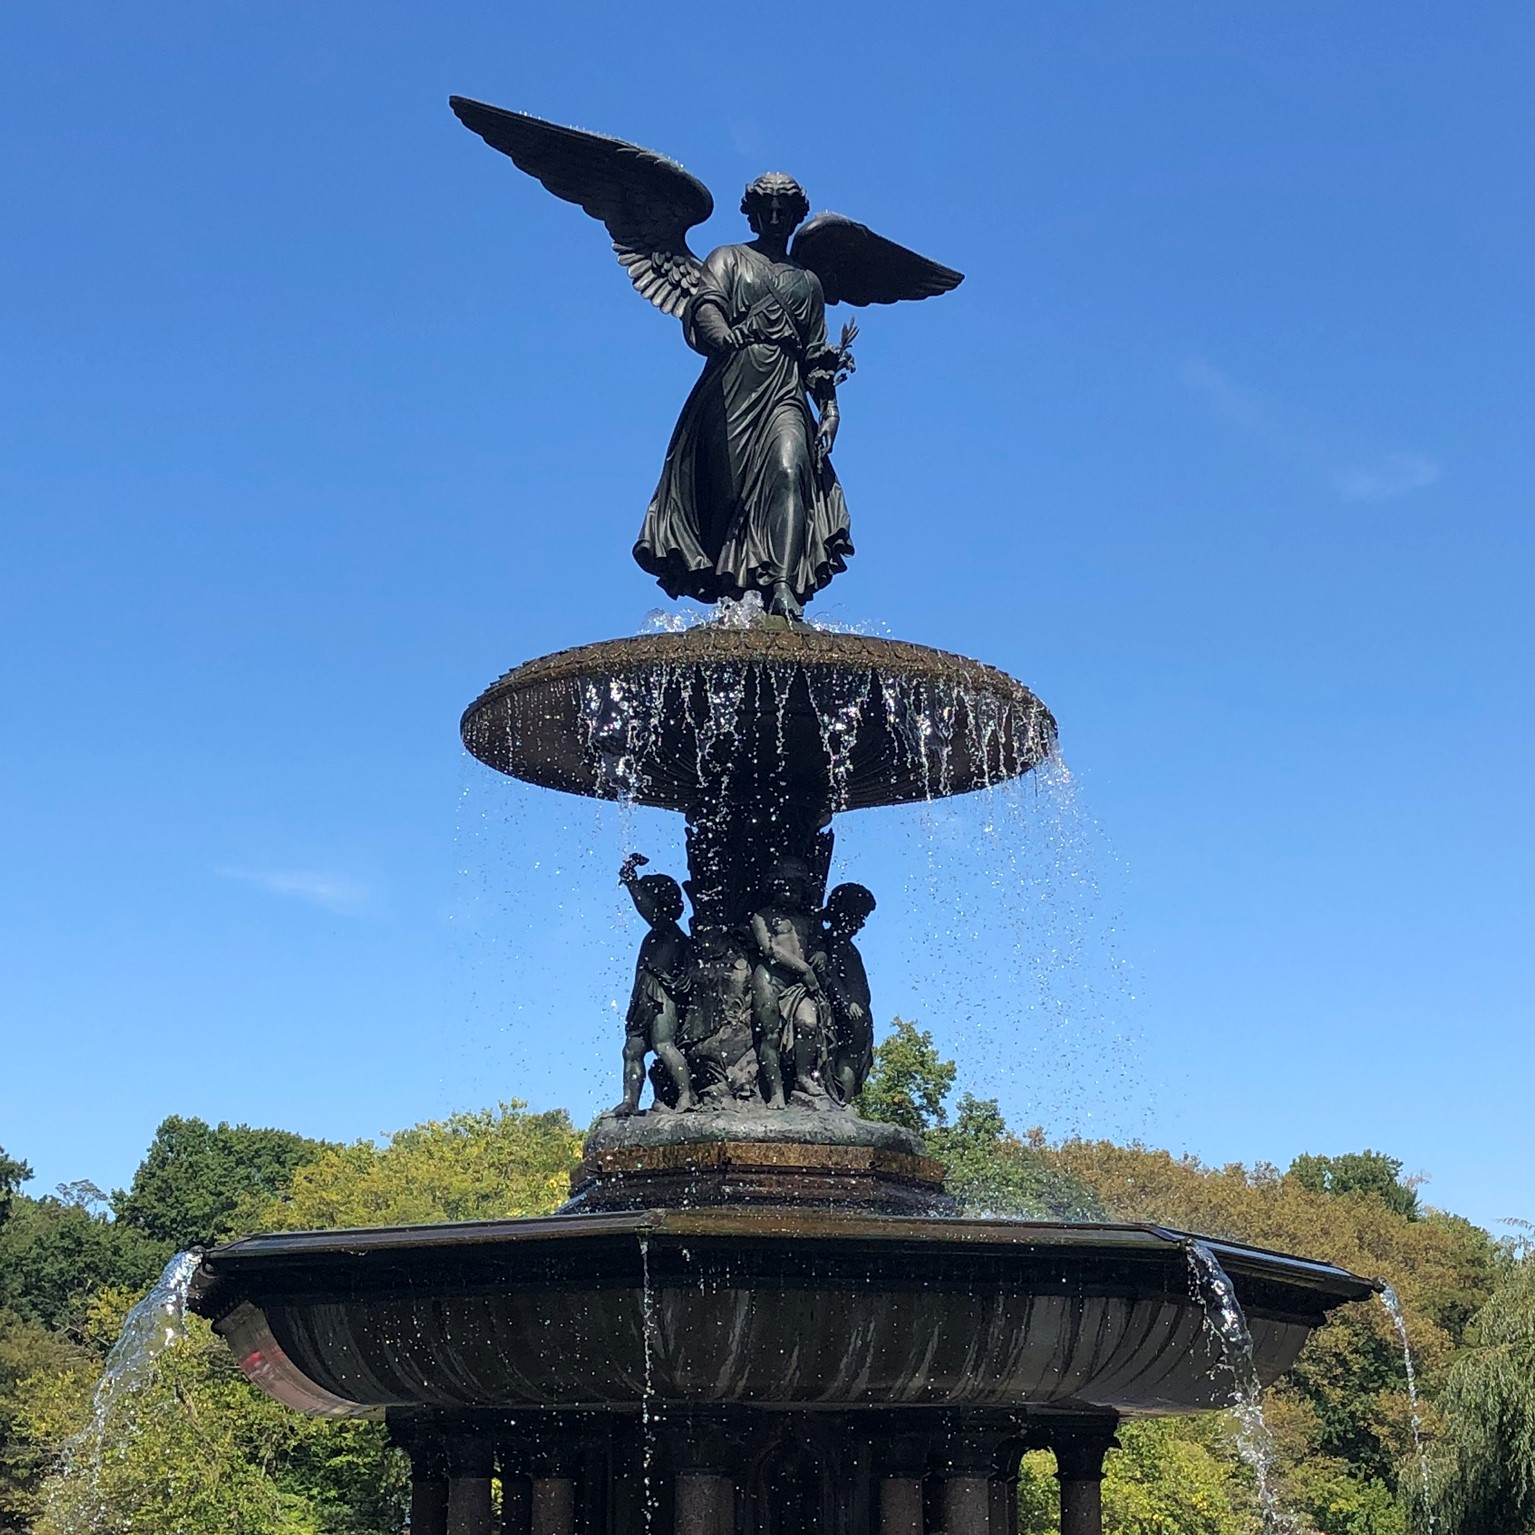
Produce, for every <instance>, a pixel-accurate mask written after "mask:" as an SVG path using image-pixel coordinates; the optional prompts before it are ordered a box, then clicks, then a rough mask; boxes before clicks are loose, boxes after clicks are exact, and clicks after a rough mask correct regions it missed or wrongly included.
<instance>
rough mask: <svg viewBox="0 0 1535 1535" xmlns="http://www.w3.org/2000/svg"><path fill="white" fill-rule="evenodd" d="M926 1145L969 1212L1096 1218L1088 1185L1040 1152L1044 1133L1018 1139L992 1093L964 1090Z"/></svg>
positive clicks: (1095, 1203) (1100, 1210) (1097, 1207)
mask: <svg viewBox="0 0 1535 1535" xmlns="http://www.w3.org/2000/svg"><path fill="white" fill-rule="evenodd" d="M927 1149H928V1150H929V1151H930V1152H931V1153H932V1154H933V1155H934V1156H935V1157H937V1158H938V1159H939V1161H941V1162H942V1163H943V1164H944V1167H945V1168H946V1170H947V1174H948V1189H949V1192H950V1193H951V1194H953V1195H954V1197H955V1198H956V1199H958V1200H959V1203H960V1206H961V1207H962V1208H963V1209H964V1210H965V1211H966V1212H967V1213H968V1214H972V1215H1006V1216H1015V1217H1021V1218H1025V1219H1032V1220H1063V1221H1078V1220H1101V1219H1102V1218H1103V1208H1102V1206H1101V1205H1100V1204H1099V1202H1098V1199H1097V1196H1096V1195H1094V1193H1093V1191H1092V1190H1091V1189H1090V1188H1088V1187H1087V1185H1086V1184H1084V1183H1082V1182H1081V1181H1080V1180H1079V1179H1077V1178H1074V1177H1072V1176H1071V1174H1070V1173H1067V1172H1065V1171H1063V1170H1062V1169H1060V1168H1058V1167H1056V1166H1054V1165H1053V1164H1052V1163H1051V1161H1050V1159H1049V1157H1048V1156H1046V1155H1045V1151H1044V1139H1043V1136H1042V1135H1040V1134H1039V1133H1037V1132H1031V1138H1030V1139H1029V1140H1027V1141H1024V1140H1020V1139H1019V1138H1018V1137H1017V1136H1016V1135H1014V1134H1013V1133H1012V1131H1011V1130H1009V1129H1008V1127H1007V1121H1006V1120H1005V1119H1003V1117H1002V1113H1001V1110H1000V1109H999V1108H998V1107H997V1102H996V1100H995V1099H994V1098H976V1097H975V1096H974V1095H973V1094H970V1093H966V1094H964V1096H963V1097H961V1098H960V1100H959V1107H958V1109H957V1110H956V1112H955V1116H954V1123H953V1124H952V1125H949V1126H946V1127H945V1128H943V1129H938V1130H931V1131H929V1132H928V1135H927Z"/></svg>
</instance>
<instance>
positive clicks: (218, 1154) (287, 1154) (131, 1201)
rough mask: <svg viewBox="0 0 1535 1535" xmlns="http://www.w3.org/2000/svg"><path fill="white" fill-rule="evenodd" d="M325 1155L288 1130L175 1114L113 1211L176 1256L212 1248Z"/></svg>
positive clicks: (316, 1144) (318, 1145)
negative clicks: (300, 1171)
mask: <svg viewBox="0 0 1535 1535" xmlns="http://www.w3.org/2000/svg"><path fill="white" fill-rule="evenodd" d="M322 1149H323V1148H322V1146H321V1143H320V1142H318V1141H312V1140H310V1139H309V1138H308V1137H307V1136H303V1135H295V1134H294V1133H293V1132H292V1131H291V1130H258V1129H253V1128H252V1127H251V1126H250V1125H230V1124H220V1125H217V1126H212V1125H209V1124H208V1123H207V1122H206V1121H205V1120H201V1119H183V1118H182V1117H181V1116H180V1115H176V1114H173V1115H171V1117H170V1118H169V1119H166V1120H164V1121H163V1122H162V1123H161V1125H160V1127H159V1129H157V1130H156V1131H155V1138H154V1140H152V1141H151V1142H150V1144H149V1150H148V1151H147V1152H146V1153H145V1154H144V1160H143V1161H142V1162H141V1163H139V1168H138V1171H137V1172H136V1173H135V1174H134V1175H133V1185H132V1187H131V1188H129V1189H128V1190H127V1192H126V1193H125V1192H123V1191H122V1190H121V1189H119V1190H118V1191H117V1192H116V1193H114V1194H113V1195H112V1210H113V1213H114V1214H115V1215H116V1216H117V1218H118V1220H119V1221H122V1222H124V1223H125V1224H127V1225H129V1226H135V1227H137V1228H138V1229H139V1230H140V1231H142V1232H143V1233H144V1234H145V1235H146V1236H148V1237H150V1238H152V1239H153V1240H154V1241H156V1242H163V1243H166V1244H168V1245H169V1246H170V1248H171V1249H172V1251H177V1252H182V1251H185V1250H186V1249H188V1248H191V1247H203V1246H209V1245H211V1244H213V1243H215V1242H220V1241H224V1240H226V1239H227V1238H229V1237H231V1236H234V1235H235V1234H236V1226H237V1224H239V1222H237V1220H236V1217H237V1216H239V1215H242V1214H243V1215H245V1216H247V1217H248V1216H249V1215H250V1214H251V1213H252V1212H253V1211H254V1210H255V1209H257V1208H260V1207H262V1206H264V1205H265V1204H267V1203H268V1202H269V1201H270V1200H272V1199H273V1198H274V1197H277V1196H279V1195H281V1194H283V1193H284V1192H286V1190H287V1188H288V1185H289V1184H290V1183H291V1182H292V1180H293V1175H294V1173H295V1172H296V1171H297V1169H298V1168H299V1167H301V1166H303V1164H304V1163H306V1162H309V1161H311V1160H313V1158H314V1157H315V1155H316V1154H317V1153H319V1152H320V1151H321V1150H322Z"/></svg>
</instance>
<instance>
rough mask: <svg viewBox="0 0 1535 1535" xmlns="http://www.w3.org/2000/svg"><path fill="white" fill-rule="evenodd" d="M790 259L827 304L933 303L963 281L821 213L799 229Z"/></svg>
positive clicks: (943, 268) (866, 231)
mask: <svg viewBox="0 0 1535 1535" xmlns="http://www.w3.org/2000/svg"><path fill="white" fill-rule="evenodd" d="M790 254H791V255H792V256H793V257H794V259H795V260H796V261H798V262H799V263H800V264H801V265H802V266H807V267H809V268H810V270H811V271H812V272H814V273H815V275H816V276H817V277H819V278H820V279H821V287H822V289H823V291H824V292H825V294H826V302H827V303H828V304H857V305H860V306H861V305H864V304H894V303H896V302H898V301H899V300H901V299H903V298H932V297H933V295H934V294H937V293H947V292H948V291H949V289H950V288H957V287H958V286H959V285H960V284H961V283H962V282H963V281H964V280H965V278H964V273H962V272H956V271H954V270H953V268H952V267H946V266H939V265H938V263H937V262H936V261H929V260H928V259H927V257H926V256H919V255H918V254H917V253H916V251H912V250H907V249H906V247H905V246H904V245H897V244H896V243H895V241H894V240H887V239H886V238H885V237H884V236H883V235H877V234H875V233H874V231H873V230H872V229H870V228H869V226H868V225H867V224H859V223H855V222H854V221H853V220H852V219H847V218H843V216H842V215H841V214H840V213H818V214H816V216H815V217H814V218H813V219H809V220H808V221H807V222H806V223H804V224H803V225H801V227H800V231H799V233H798V234H797V235H795V237H794V244H793V246H792V248H791V251H790Z"/></svg>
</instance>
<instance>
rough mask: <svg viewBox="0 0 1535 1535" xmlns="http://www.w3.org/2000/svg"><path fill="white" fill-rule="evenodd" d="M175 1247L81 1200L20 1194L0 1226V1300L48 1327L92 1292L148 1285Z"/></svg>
mask: <svg viewBox="0 0 1535 1535" xmlns="http://www.w3.org/2000/svg"><path fill="white" fill-rule="evenodd" d="M173 1250H174V1249H173V1248H172V1247H171V1246H170V1245H169V1244H168V1243H164V1242H157V1241H155V1240H153V1239H152V1238H151V1237H148V1236H146V1235H145V1234H144V1233H143V1232H142V1231H139V1230H138V1229H137V1228H135V1227H132V1226H127V1225H124V1224H123V1223H122V1222H121V1221H113V1220H109V1219H108V1218H107V1217H106V1216H105V1215H104V1214H93V1213H92V1212H91V1211H90V1210H88V1209H87V1208H86V1207H85V1206H84V1205H82V1204H78V1203H66V1202H65V1201H64V1200H61V1199H55V1198H54V1197H52V1196H51V1195H50V1196H48V1197H47V1198H44V1199H29V1198H27V1197H26V1196H25V1195H20V1196H18V1197H17V1198H16V1200H15V1202H14V1204H13V1205H12V1209H11V1218H10V1219H9V1220H8V1221H7V1222H6V1223H5V1225H4V1226H3V1227H0V1305H3V1306H5V1307H7V1308H9V1309H10V1310H11V1311H13V1312H15V1313H16V1314H17V1315H18V1316H20V1317H22V1318H25V1319H26V1320H29V1321H34V1322H41V1323H42V1324H43V1325H44V1326H47V1327H68V1326H70V1325H71V1324H72V1323H74V1322H76V1321H77V1320H78V1312H79V1310H80V1308H81V1306H82V1305H83V1303H84V1302H85V1300H86V1299H87V1298H88V1297H89V1296H91V1295H93V1294H94V1293H96V1292H97V1291H98V1290H101V1289H104V1288H107V1287H109V1286H126V1287H128V1288H130V1289H138V1288H141V1287H143V1286H145V1285H147V1284H149V1283H150V1282H151V1281H152V1280H153V1279H154V1277H155V1275H156V1274H158V1273H159V1272H160V1270H161V1268H162V1267H163V1266H164V1264H165V1260H166V1259H167V1258H169V1257H170V1255H171V1253H172V1251H173Z"/></svg>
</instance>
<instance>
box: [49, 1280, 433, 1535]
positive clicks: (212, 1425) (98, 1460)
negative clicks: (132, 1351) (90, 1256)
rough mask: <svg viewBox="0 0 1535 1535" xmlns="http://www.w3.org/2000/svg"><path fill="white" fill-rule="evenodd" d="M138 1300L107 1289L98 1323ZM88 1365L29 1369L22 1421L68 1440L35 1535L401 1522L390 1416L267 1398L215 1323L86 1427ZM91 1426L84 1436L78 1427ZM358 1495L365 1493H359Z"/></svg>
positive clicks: (200, 1325) (198, 1327)
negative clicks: (291, 1406)
mask: <svg viewBox="0 0 1535 1535" xmlns="http://www.w3.org/2000/svg"><path fill="white" fill-rule="evenodd" d="M131 1299H132V1297H131V1296H129V1295H127V1294H124V1293H123V1292H106V1293H105V1294H104V1295H103V1296H102V1297H101V1298H99V1300H98V1302H97V1305H96V1308H95V1312H94V1315H93V1317H92V1324H93V1330H94V1331H96V1332H98V1333H100V1334H106V1333H109V1332H112V1331H114V1330H115V1329H116V1328H117V1327H120V1326H121V1322H122V1318H123V1316H124V1315H125V1314H126V1310H127V1305H128V1303H129V1301H130V1300H131ZM92 1386H93V1379H92V1372H90V1371H86V1370H81V1369H78V1368H75V1369H66V1370H64V1371H62V1372H59V1373H55V1374H51V1375H46V1376H34V1377H32V1378H31V1379H30V1380H29V1381H28V1382H27V1383H26V1384H25V1385H24V1387H23V1389H22V1400H21V1404H20V1408H19V1411H18V1421H19V1425H20V1428H21V1430H22V1433H23V1435H24V1437H25V1439H26V1440H27V1442H28V1443H29V1444H30V1445H31V1446H33V1447H34V1448H35V1449H46V1450H48V1451H50V1452H52V1453H53V1454H55V1455H56V1454H58V1453H59V1452H60V1451H63V1450H65V1448H66V1446H68V1456H69V1463H70V1465H71V1467H72V1474H71V1475H69V1476H65V1477H56V1478H54V1479H53V1480H52V1481H51V1482H50V1483H49V1484H48V1486H47V1487H46V1489H45V1494H44V1497H43V1504H42V1513H41V1516H40V1517H39V1518H38V1520H37V1522H36V1524H35V1526H34V1531H35V1535H130V1532H132V1535H141V1532H144V1531H157V1532H158V1531H164V1532H171V1531H174V1532H175V1535H365V1532H367V1535H381V1532H384V1531H390V1530H397V1529H399V1528H400V1525H401V1522H402V1519H403V1513H404V1475H403V1471H402V1469H401V1467H400V1465H399V1463H398V1457H397V1455H396V1454H395V1453H394V1452H392V1451H390V1450H389V1449H388V1447H387V1443H386V1439H385V1435H384V1430H383V1428H382V1426H381V1425H378V1424H371V1423H347V1424H334V1423H327V1422H325V1421H323V1420H317V1419H313V1418H305V1417H303V1416H301V1415H300V1414H298V1413H294V1412H290V1411H289V1410H287V1409H286V1408H284V1407H282V1406H280V1405H279V1404H278V1403H276V1402H274V1401H272V1400H271V1398H269V1397H266V1396H264V1395H262V1394H261V1393H260V1392H259V1391H257V1390H256V1389H255V1388H254V1387H252V1386H251V1385H250V1384H249V1383H248V1382H247V1381H246V1380H245V1378H244V1376H242V1375H241V1374H240V1372H239V1370H238V1369H237V1368H236V1367H235V1364H234V1361H233V1360H232V1359H231V1357H230V1354H229V1350H228V1349H227V1348H226V1347H225V1345H224V1344H223V1342H222V1341H220V1340H219V1339H218V1338H216V1337H215V1336H214V1334H213V1332H212V1331H211V1329H210V1328H209V1327H208V1326H207V1324H206V1323H204V1322H202V1321H200V1320H198V1319H197V1318H195V1317H194V1318H190V1319H189V1321H188V1326H187V1336H186V1338H185V1339H184V1340H183V1341H182V1342H181V1343H180V1344H178V1345H176V1346H174V1347H172V1348H168V1349H166V1350H165V1351H164V1352H163V1353H161V1354H160V1355H159V1357H158V1359H157V1360H156V1362H155V1365H154V1367H153V1370H152V1372H151V1375H150V1378H149V1380H148V1382H147V1383H146V1385H145V1386H144V1387H143V1388H142V1389H140V1390H138V1391H135V1392H133V1393H131V1394H129V1395H127V1396H125V1397H124V1398H122V1399H120V1400H119V1402H118V1403H117V1405H116V1406H115V1407H114V1410H113V1412H112V1413H111V1415H110V1417H109V1419H108V1421H107V1424H106V1426H105V1432H104V1433H102V1434H100V1435H99V1436H98V1435H95V1434H93V1433H91V1432H90V1431H89V1428H88V1424H89V1419H90V1398H91V1390H92ZM82 1431H84V1433H83V1437H77V1436H81V1435H82ZM354 1493H360V1495H361V1496H360V1497H359V1496H354V1495H352V1494H354Z"/></svg>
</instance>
